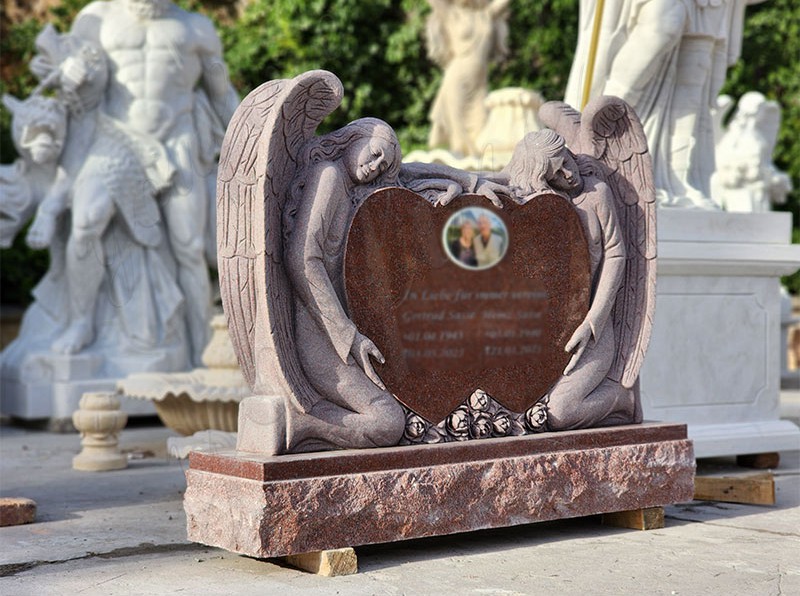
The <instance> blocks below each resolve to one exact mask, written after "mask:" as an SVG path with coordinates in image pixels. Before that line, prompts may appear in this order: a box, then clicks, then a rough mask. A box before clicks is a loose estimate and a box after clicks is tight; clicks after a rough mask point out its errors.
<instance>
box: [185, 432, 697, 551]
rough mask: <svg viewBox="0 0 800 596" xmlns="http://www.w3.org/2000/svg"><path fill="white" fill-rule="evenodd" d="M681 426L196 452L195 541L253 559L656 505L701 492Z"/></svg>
mask: <svg viewBox="0 0 800 596" xmlns="http://www.w3.org/2000/svg"><path fill="white" fill-rule="evenodd" d="M694 468H695V464H694V454H693V451H692V444H691V441H689V440H688V439H687V438H686V426H685V425H678V424H643V425H634V426H624V427H616V428H609V429H592V430H583V431H570V432H561V433H547V434H541V435H532V436H525V437H516V438H504V439H486V440H479V441H469V442H462V443H447V444H443V445H421V446H412V447H396V448H389V449H365V450H351V451H337V452H325V453H311V454H297V455H283V456H279V457H264V456H258V455H255V454H249V453H243V452H234V451H226V452H219V453H215V454H209V453H192V454H191V456H190V468H189V470H188V471H187V472H186V478H187V489H186V496H185V498H184V507H185V509H186V515H187V526H188V533H189V539H190V540H193V541H195V542H200V543H203V544H207V545H210V546H218V547H222V548H225V549H227V550H230V551H233V552H237V553H241V554H245V555H250V556H254V557H263V558H266V557H276V556H284V555H289V554H296V553H303V552H311V551H319V550H325V549H333V548H341V547H345V546H358V545H362V544H371V543H379V542H392V541H396V540H405V539H409V538H419V537H423V536H437V535H443V534H453V533H456V532H465V531H470V530H478V529H483V528H497V527H504V526H513V525H518V524H525V523H529V522H537V521H546V520H553V519H561V518H568V517H579V516H584V515H594V514H598V513H608V512H612V511H624V510H631V509H639V508H643V507H657V506H662V505H668V504H672V503H679V502H684V501H689V500H691V499H692V497H693V494H694Z"/></svg>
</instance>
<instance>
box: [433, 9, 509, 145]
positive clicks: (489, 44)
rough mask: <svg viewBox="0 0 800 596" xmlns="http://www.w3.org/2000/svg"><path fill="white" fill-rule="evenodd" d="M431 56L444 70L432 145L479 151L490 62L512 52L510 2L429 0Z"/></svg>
mask: <svg viewBox="0 0 800 596" xmlns="http://www.w3.org/2000/svg"><path fill="white" fill-rule="evenodd" d="M429 2H430V5H431V7H432V8H433V12H432V13H431V16H430V18H429V19H428V31H427V38H428V55H429V56H430V58H431V59H432V60H433V61H434V62H436V63H437V64H439V65H440V66H441V67H442V68H444V77H443V78H442V84H441V86H440V87H439V92H438V93H437V94H436V99H435V100H434V103H433V107H432V108H431V112H430V119H431V122H432V127H431V134H430V137H429V139H428V145H429V146H430V147H431V148H435V147H439V146H445V147H447V148H449V149H450V151H452V152H453V153H457V154H460V155H480V154H481V151H480V150H479V148H478V147H476V145H475V139H476V138H477V136H478V134H479V133H480V132H481V130H482V129H483V126H484V123H485V122H486V107H485V106H484V100H485V99H486V95H487V93H488V78H489V69H488V67H489V62H491V61H493V60H497V59H499V58H502V57H504V56H505V55H506V53H507V52H508V49H507V47H506V38H507V37H508V24H507V22H506V20H507V17H508V15H507V9H508V2H509V0H491V1H489V0H429Z"/></svg>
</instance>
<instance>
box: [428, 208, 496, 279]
mask: <svg viewBox="0 0 800 596" xmlns="http://www.w3.org/2000/svg"><path fill="white" fill-rule="evenodd" d="M442 242H443V243H444V248H445V252H447V255H448V256H449V257H450V259H451V260H452V261H453V262H454V263H455V264H456V265H458V266H459V267H463V268H465V269H475V270H479V269H488V268H489V267H493V266H494V265H496V264H497V263H499V262H500V260H501V259H502V258H503V256H504V255H505V254H506V249H507V248H508V230H507V229H506V225H505V224H504V223H503V220H501V219H500V218H499V217H498V216H497V215H496V214H494V213H492V212H491V211H489V210H488V209H484V208H482V207H466V208H464V209H460V210H458V211H457V212H455V213H454V214H453V215H452V216H451V217H450V219H448V220H447V223H446V224H445V226H444V233H443V234H442Z"/></svg>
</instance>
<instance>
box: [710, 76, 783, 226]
mask: <svg viewBox="0 0 800 596" xmlns="http://www.w3.org/2000/svg"><path fill="white" fill-rule="evenodd" d="M726 97H727V96H722V97H720V98H719V100H718V103H719V101H720V100H722V102H723V103H725V99H724V98H726ZM727 100H728V102H731V100H730V98H729V97H727ZM731 103H732V102H731ZM729 105H730V104H729ZM723 113H724V110H723ZM780 124H781V108H780V105H778V103H777V102H776V101H772V100H767V98H766V97H764V96H763V95H762V94H761V93H758V92H757V91H750V92H749V93H745V94H744V95H743V96H742V97H741V99H740V100H739V105H738V107H737V108H736V112H735V114H734V116H733V118H732V119H731V121H730V123H729V124H728V126H727V128H726V129H725V131H724V133H721V135H720V138H719V140H718V141H717V146H716V153H715V155H716V158H717V170H716V171H715V172H714V174H713V175H712V176H711V198H712V199H714V201H715V202H716V203H717V204H718V205H719V206H720V207H722V208H723V209H725V210H726V211H742V212H764V211H769V209H770V206H771V205H780V204H783V203H785V202H786V195H787V194H788V193H789V192H791V190H792V181H791V179H790V178H789V176H788V175H787V174H786V173H785V172H781V171H780V170H778V169H777V168H776V167H775V164H773V163H772V153H773V152H774V151H775V145H776V143H777V140H778V131H779V129H780Z"/></svg>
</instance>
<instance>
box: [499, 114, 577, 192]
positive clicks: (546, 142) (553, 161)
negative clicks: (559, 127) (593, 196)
mask: <svg viewBox="0 0 800 596" xmlns="http://www.w3.org/2000/svg"><path fill="white" fill-rule="evenodd" d="M504 172H505V173H506V174H508V176H509V184H510V185H511V186H512V187H515V188H517V189H518V190H519V191H520V192H521V193H522V194H528V195H529V194H532V193H542V192H546V191H548V190H556V191H561V192H564V193H567V194H568V195H575V194H577V193H578V192H580V190H581V188H582V187H583V179H582V178H581V174H580V170H579V169H578V164H577V162H576V161H575V156H574V155H573V154H572V152H571V151H570V150H569V149H567V147H566V144H565V142H564V138H563V137H562V136H561V135H559V134H558V133H556V132H554V131H552V130H550V129H548V128H545V129H543V130H539V131H536V132H531V133H528V134H527V135H525V137H524V138H523V139H522V140H521V141H520V142H519V143H517V146H516V147H515V148H514V153H513V155H512V156H511V161H510V162H509V163H508V165H507V166H506V167H505V169H504Z"/></svg>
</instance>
